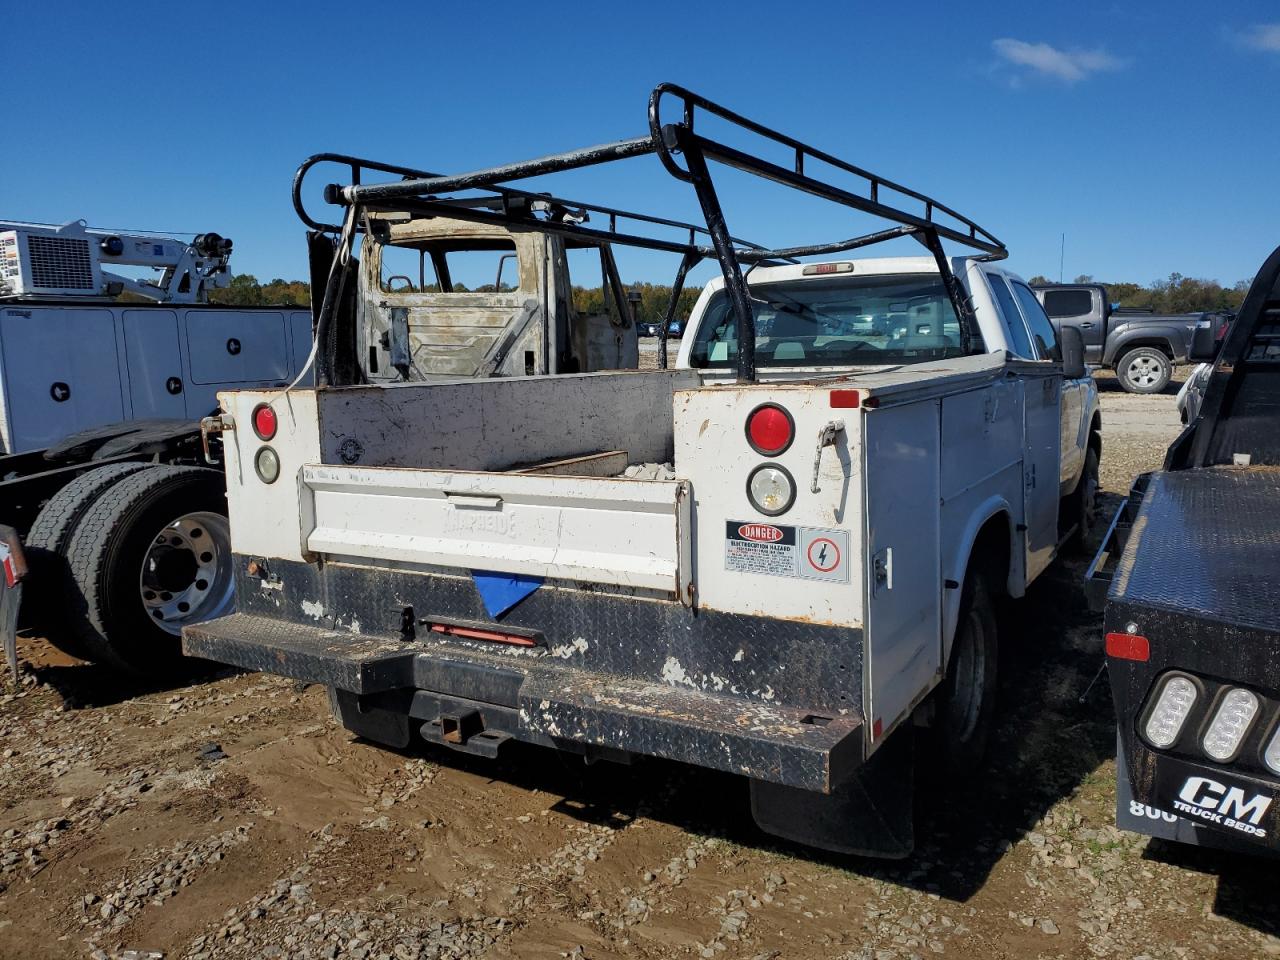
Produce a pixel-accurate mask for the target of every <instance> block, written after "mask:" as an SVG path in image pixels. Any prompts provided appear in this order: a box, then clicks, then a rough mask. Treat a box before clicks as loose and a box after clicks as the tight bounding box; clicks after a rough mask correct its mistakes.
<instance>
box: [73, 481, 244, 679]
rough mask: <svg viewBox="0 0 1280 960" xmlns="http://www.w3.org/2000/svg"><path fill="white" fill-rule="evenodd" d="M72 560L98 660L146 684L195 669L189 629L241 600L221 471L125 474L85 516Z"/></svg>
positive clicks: (82, 621) (80, 614) (79, 614)
mask: <svg viewBox="0 0 1280 960" xmlns="http://www.w3.org/2000/svg"><path fill="white" fill-rule="evenodd" d="M66 557H67V566H68V569H69V571H70V574H71V576H72V577H73V578H74V581H75V587H76V593H75V594H74V595H73V597H72V598H71V599H72V602H73V603H74V604H75V609H74V611H73V621H74V624H73V625H74V630H75V633H76V636H77V638H78V639H79V641H80V642H81V643H82V644H83V645H84V647H85V649H86V650H87V651H88V652H89V654H90V656H91V659H94V660H97V661H98V662H102V663H107V664H110V665H112V666H115V667H117V668H119V669H121V670H124V671H126V672H128V673H132V674H134V675H137V676H142V677H148V678H161V677H166V676H171V675H173V674H175V673H180V672H183V671H184V670H186V669H189V668H190V667H191V666H192V665H193V662H192V661H190V660H187V659H186V658H184V657H183V655H182V637H181V631H182V627H183V626H184V625H186V624H189V623H199V622H201V621H203V620H209V619H212V618H213V617H217V616H221V615H222V614H224V613H228V612H230V611H231V609H232V607H233V606H234V603H235V578H234V575H233V572H232V564H231V539H230V527H229V524H228V523H227V514H226V488H225V485H224V482H223V478H222V475H221V474H220V473H218V472H216V471H213V470H206V469H203V468H200V467H174V466H149V467H147V468H146V469H145V470H141V471H139V472H137V473H135V474H133V475H132V476H128V477H125V478H124V479H123V480H120V481H119V482H118V483H116V484H115V485H113V486H112V487H110V488H109V489H108V490H107V491H106V492H105V493H103V494H102V495H101V496H100V497H99V498H98V499H97V500H95V501H94V502H93V503H92V504H91V505H90V506H89V508H88V510H86V511H85V513H84V515H83V516H82V517H81V518H80V522H79V523H77V524H76V526H75V529H74V530H73V532H72V534H71V540H70V543H69V545H68V547H67V553H66Z"/></svg>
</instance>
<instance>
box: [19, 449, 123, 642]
mask: <svg viewBox="0 0 1280 960" xmlns="http://www.w3.org/2000/svg"><path fill="white" fill-rule="evenodd" d="M147 466H148V465H147V464H145V463H112V464H108V465H107V466H105V467H98V468H96V469H94V470H89V471H88V472H86V473H82V474H81V475H80V476H78V477H76V479H74V480H72V481H71V482H70V483H69V484H67V485H66V486H65V487H63V488H62V489H61V490H59V491H58V492H57V493H55V494H54V495H53V496H52V497H50V498H49V501H48V502H47V503H46V504H45V505H44V508H43V509H42V510H41V511H40V514H39V516H37V517H36V521H35V523H33V524H32V525H31V530H30V531H29V532H28V533H27V536H26V540H25V543H24V546H25V550H26V555H27V562H28V563H29V564H30V566H31V570H32V576H31V578H30V581H29V583H28V584H27V588H26V602H25V603H24V604H23V613H24V617H25V619H26V621H27V623H28V624H29V625H30V626H31V627H32V628H34V629H35V630H37V631H38V632H39V633H41V634H42V635H44V637H45V638H46V639H47V640H48V641H49V642H50V643H51V644H53V645H54V646H55V647H57V648H58V649H59V650H61V651H62V652H63V653H65V654H68V655H69V656H72V657H76V658H77V659H79V660H87V659H89V658H90V653H89V650H88V649H87V648H86V647H85V645H84V644H83V643H82V642H81V641H80V639H79V638H78V637H77V635H76V633H75V631H74V630H72V629H71V627H70V625H69V624H68V618H67V604H66V601H65V598H66V597H67V596H69V595H70V594H71V593H72V592H73V591H74V590H75V581H74V578H72V576H71V573H70V571H69V570H68V568H67V560H66V552H67V545H68V544H69V543H70V541H71V533H72V531H73V530H75V527H76V524H77V523H78V522H79V521H80V518H81V517H83V516H84V514H85V511H87V510H88V509H89V507H91V506H92V505H93V503H94V501H95V500H97V499H98V498H99V497H100V496H102V494H103V493H105V492H106V491H107V490H108V489H110V488H111V487H112V486H114V485H115V484H116V483H118V482H119V481H121V480H123V479H124V478H125V477H127V476H130V475H131V474H135V473H137V472H138V471H139V470H145V469H146V468H147Z"/></svg>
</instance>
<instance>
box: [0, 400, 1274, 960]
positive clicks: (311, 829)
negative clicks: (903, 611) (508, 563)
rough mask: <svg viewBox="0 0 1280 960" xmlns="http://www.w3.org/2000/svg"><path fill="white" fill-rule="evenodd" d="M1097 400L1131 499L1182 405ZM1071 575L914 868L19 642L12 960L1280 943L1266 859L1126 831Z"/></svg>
mask: <svg viewBox="0 0 1280 960" xmlns="http://www.w3.org/2000/svg"><path fill="white" fill-rule="evenodd" d="M1100 387H1101V388H1102V394H1103V409H1104V418H1105V423H1104V431H1105V435H1104V444H1105V451H1104V455H1103V466H1102V477H1103V482H1104V487H1105V489H1106V491H1107V494H1108V498H1109V500H1111V502H1114V498H1115V497H1117V496H1118V495H1119V494H1121V493H1123V492H1124V490H1125V489H1127V487H1128V483H1129V481H1130V479H1131V478H1132V477H1133V475H1134V474H1135V473H1137V472H1139V471H1140V470H1145V469H1150V468H1152V467H1154V466H1156V465H1158V463H1159V460H1160V457H1161V455H1162V453H1163V450H1164V447H1165V445H1166V444H1167V443H1168V442H1169V440H1170V439H1171V438H1172V437H1173V436H1174V435H1175V434H1176V432H1177V429H1178V424H1177V416H1176V413H1175V411H1174V407H1173V397H1172V394H1169V395H1165V396H1160V397H1154V398H1137V397H1130V396H1127V395H1125V394H1123V393H1121V392H1119V390H1117V389H1115V385H1114V382H1111V381H1103V382H1101V383H1100ZM1081 572H1082V562H1081V561H1079V560H1072V561H1069V562H1067V563H1064V564H1061V565H1058V566H1057V567H1055V568H1054V569H1053V571H1052V572H1051V573H1049V574H1047V575H1046V577H1045V578H1044V580H1043V582H1041V583H1040V584H1038V585H1037V587H1036V589H1035V590H1034V591H1033V593H1032V595H1031V596H1029V597H1028V598H1027V599H1026V601H1025V602H1023V603H1022V604H1020V605H1019V606H1018V607H1017V608H1016V609H1015V610H1013V611H1012V612H1011V614H1010V616H1009V617H1008V619H1007V621H1006V623H1005V624H1004V629H1003V634H1002V639H1003V644H1002V646H1003V648H1004V662H1003V663H1002V666H1001V675H1002V684H1001V697H1002V718H1001V722H1000V725H999V728H998V730H997V732H996V736H995V742H994V744H993V749H992V755H991V759H990V762H989V763H988V765H987V767H986V768H985V769H984V770H982V771H979V772H977V773H976V774H975V776H974V778H973V780H972V782H971V783H968V784H964V785H959V786H956V787H954V788H953V789H950V790H948V791H947V792H946V794H945V795H941V794H940V795H936V796H934V795H926V796H924V797H922V798H921V802H920V804H919V811H918V838H919V852H918V853H917V855H916V856H914V857H912V858H911V859H909V860H907V861H904V862H900V863H884V862H876V861H870V860H862V859H856V858H846V857H829V856H822V855H816V854H813V853H812V852H809V851H805V850H803V849H800V848H797V847H794V846H790V845H787V844H784V843H780V842H777V841H774V840H771V839H769V838H768V837H765V836H763V835H761V834H760V833H759V832H758V831H756V830H755V829H754V827H753V826H752V825H751V823H750V818H749V815H748V810H747V802H746V801H747V794H746V788H745V785H744V784H743V783H742V782H741V781H739V780H737V779H735V778H733V777H729V776H724V775H719V774H714V773H708V772H705V771H700V770H693V769H689V768H683V767H679V766H676V765H673V764H666V763H660V762H643V763H637V764H636V765H634V766H632V767H629V768H624V767H617V766H613V765H610V764H603V763H602V764H597V765H595V766H591V767H584V766H582V765H581V764H576V763H574V762H571V761H569V760H567V759H563V758H559V757H557V756H554V755H551V754H548V753H545V752H541V751H538V750H536V749H534V748H528V749H520V750H517V751H516V752H514V753H513V754H511V755H510V757H509V758H507V759H504V760H503V761H501V762H498V763H487V762H483V761H478V760H471V759H466V758H460V757H457V756H454V755H452V754H449V753H447V752H440V751H433V750H429V749H426V748H423V749H421V750H415V751H410V752H406V753H395V752H390V751H386V750H382V749H378V748H376V747H373V746H371V745H369V744H366V743H363V742H361V741H358V740H354V739H353V738H352V737H351V736H350V735H348V734H347V733H346V732H345V731H343V730H342V729H341V728H339V727H337V726H336V725H335V724H334V723H333V722H332V720H331V719H330V718H329V714H328V709H327V702H326V697H325V694H324V691H323V690H320V689H317V688H313V687H312V688H301V687H298V686H297V685H295V684H292V683H290V682H288V681H285V680H281V679H278V678H274V677H266V676H258V675H245V674H230V673H226V674H221V675H218V676H215V677H212V678H209V679H206V680H204V681H202V682H200V683H197V684H194V685H191V686H186V687H182V688H179V689H163V690H157V689H141V688H137V687H131V686H129V685H127V684H125V683H123V682H122V681H120V680H119V679H118V678H114V677H112V676H111V675H109V674H107V673H104V672H102V671H101V670H99V669H97V668H94V667H90V666H85V665H79V664H75V663H74V662H72V661H69V660H67V659H66V658H64V657H62V656H61V655H59V654H57V653H56V652H55V651H53V650H52V649H51V648H50V647H49V646H48V645H47V644H46V643H44V642H43V641H42V640H40V639H38V638H30V637H27V638H23V640H22V644H21V653H22V656H23V658H24V673H23V676H22V681H21V683H20V684H18V685H16V686H13V687H11V688H9V689H8V691H7V692H6V693H5V694H4V695H3V696H0V957H4V958H8V957H13V958H18V957H21V958H46V957H97V958H104V957H134V958H143V957H161V956H163V957H187V958H264V957H267V958H271V957H309V958H335V960H336V958H339V957H351V958H378V960H393V958H394V960H409V958H418V960H425V958H480V957H485V958H495V960H497V958H548V960H552V958H572V960H603V958H622V957H640V958H659V957H712V958H714V957H724V958H726V960H728V958H743V960H774V958H802V960H807V958H831V960H906V958H911V957H916V958H928V957H934V956H944V957H959V958H1002V957H1018V958H1024V957H1025V958H1044V960H1048V958H1075V957H1080V958H1092V957H1116V958H1125V960H1138V958H1151V960H1166V958H1167V960H1182V958H1193V957H1219V958H1240V957H1265V956H1280V939H1277V937H1276V936H1275V934H1276V933H1277V932H1278V931H1280V906H1278V905H1277V900H1276V897H1275V895H1274V887H1273V886H1272V883H1273V882H1274V869H1273V868H1269V867H1268V865H1267V864H1264V863H1261V862H1258V861H1254V860H1250V859H1246V858H1232V857H1226V856H1219V855H1216V854H1213V853H1211V852H1207V851H1198V850H1188V849H1179V848H1177V847H1173V846H1170V845H1165V844H1160V843H1158V842H1148V841H1146V840H1144V839H1142V838H1139V837H1136V836H1132V835H1128V834H1122V833H1120V832H1118V831H1116V830H1115V829H1114V827H1113V826H1112V804H1113V791H1114V732H1113V726H1112V722H1111V720H1110V710H1111V707H1110V699H1109V696H1108V694H1107V690H1106V687H1105V682H1104V680H1100V681H1099V682H1098V683H1097V684H1094V685H1092V686H1091V681H1093V680H1094V679H1095V675H1096V674H1097V672H1098V668H1099V667H1100V665H1101V663H1102V658H1101V654H1100V650H1099V636H1098V626H1099V625H1098V621H1097V619H1096V618H1095V617H1093V616H1091V615H1090V614H1089V613H1088V612H1087V611H1086V610H1085V607H1084V604H1083V599H1082V597H1081V593H1080V588H1079V585H1078V584H1079V578H1080V575H1081Z"/></svg>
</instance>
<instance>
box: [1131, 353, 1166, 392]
mask: <svg viewBox="0 0 1280 960" xmlns="http://www.w3.org/2000/svg"><path fill="white" fill-rule="evenodd" d="M1160 374H1161V366H1160V363H1159V362H1158V361H1156V360H1153V359H1151V358H1150V357H1138V358H1136V359H1135V360H1133V362H1131V363H1130V364H1129V382H1130V383H1136V384H1137V385H1138V386H1140V387H1149V386H1151V385H1152V384H1153V383H1158V382H1159V380H1160Z"/></svg>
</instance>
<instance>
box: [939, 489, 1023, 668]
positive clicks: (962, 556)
mask: <svg viewBox="0 0 1280 960" xmlns="http://www.w3.org/2000/svg"><path fill="white" fill-rule="evenodd" d="M1014 515H1015V512H1014V510H1013V509H1012V508H1011V507H1010V505H1009V501H1008V499H1006V498H1005V497H1004V496H1002V495H1000V494H998V493H993V494H992V495H991V496H989V497H987V499H985V500H983V501H982V502H981V503H979V504H978V506H977V507H975V508H974V510H973V512H972V513H971V514H970V515H969V519H968V521H967V522H966V523H965V526H964V528H963V530H962V531H961V534H960V536H958V537H957V538H956V540H955V543H954V545H953V549H952V552H951V554H950V556H944V557H943V565H942V577H943V585H944V587H945V589H944V590H943V591H942V663H943V666H944V668H945V666H946V664H947V661H948V660H949V659H950V656H951V641H952V640H953V639H954V637H955V632H956V620H957V618H958V616H959V613H960V593H961V591H962V589H963V587H964V577H965V572H966V571H967V570H968V569H969V562H970V557H971V556H972V553H973V545H974V542H975V541H976V540H977V539H978V533H979V532H980V531H981V530H982V528H983V527H984V526H985V525H986V523H987V521H989V520H991V519H993V518H996V517H1002V518H1003V519H1004V521H1005V526H1006V527H1007V529H1008V537H1009V546H1008V550H1009V570H1008V573H1007V575H1006V582H1005V588H1006V590H1007V591H1008V593H1009V596H1011V597H1020V596H1022V594H1023V593H1024V592H1025V589H1024V586H1023V584H1022V583H1021V582H1020V581H1019V580H1018V578H1017V577H1016V576H1015V572H1016V570H1017V567H1018V564H1017V558H1018V557H1019V556H1020V555H1021V553H1020V550H1021V548H1020V547H1019V546H1018V540H1017V532H1016V523H1015V521H1014V519H1013V518H1014ZM952 584H955V586H952Z"/></svg>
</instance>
